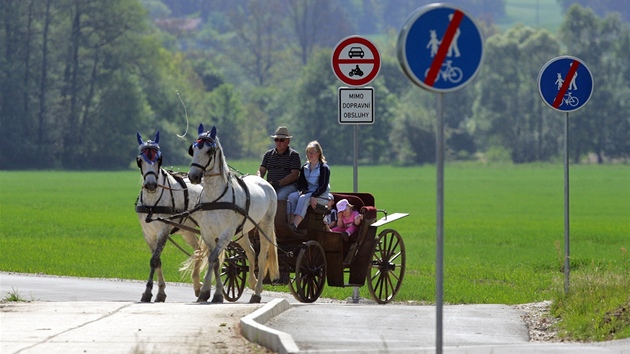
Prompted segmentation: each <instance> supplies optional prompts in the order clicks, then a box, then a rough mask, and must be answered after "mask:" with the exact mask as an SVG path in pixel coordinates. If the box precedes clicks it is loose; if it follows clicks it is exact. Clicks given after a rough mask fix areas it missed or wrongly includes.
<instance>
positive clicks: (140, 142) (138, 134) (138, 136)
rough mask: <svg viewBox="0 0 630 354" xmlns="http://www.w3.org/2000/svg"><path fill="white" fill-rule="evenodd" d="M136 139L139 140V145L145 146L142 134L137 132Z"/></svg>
mask: <svg viewBox="0 0 630 354" xmlns="http://www.w3.org/2000/svg"><path fill="white" fill-rule="evenodd" d="M136 139H138V145H142V144H144V141H142V136H140V133H138V132H136Z"/></svg>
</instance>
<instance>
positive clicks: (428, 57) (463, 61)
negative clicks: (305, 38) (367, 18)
mask: <svg viewBox="0 0 630 354" xmlns="http://www.w3.org/2000/svg"><path fill="white" fill-rule="evenodd" d="M397 47H398V61H399V62H400V66H401V67H402V69H403V71H404V72H405V74H406V75H407V76H408V77H409V79H411V81H413V82H414V83H415V84H416V85H418V86H420V87H421V88H423V89H426V90H429V91H433V92H437V93H438V102H437V106H438V107H437V128H436V167H437V205H436V209H437V210H436V214H437V216H436V260H435V273H436V274H435V301H436V331H435V334H436V337H435V350H436V352H437V353H442V347H443V340H442V338H443V330H442V327H443V321H442V318H443V304H444V265H443V263H444V109H443V93H444V92H450V91H455V90H459V89H460V88H462V87H464V86H465V85H466V84H468V83H469V82H470V81H471V80H472V79H473V78H474V77H475V76H476V75H477V72H478V71H479V68H480V67H481V62H482V60H483V37H482V36H481V31H480V30H479V27H477V25H476V24H475V22H474V21H473V20H472V18H470V17H469V16H468V15H467V14H466V13H464V12H463V11H462V10H460V9H457V8H455V7H452V6H450V5H446V4H431V5H428V6H424V7H421V8H419V9H417V10H416V11H415V12H413V13H412V14H411V15H410V16H409V17H408V18H407V20H406V21H405V24H404V25H403V28H402V29H401V30H400V33H399V35H398V43H397Z"/></svg>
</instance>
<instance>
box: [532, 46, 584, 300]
mask: <svg viewBox="0 0 630 354" xmlns="http://www.w3.org/2000/svg"><path fill="white" fill-rule="evenodd" d="M538 92H539V93H540V97H541V98H542V99H543V102H545V104H546V105H547V106H549V107H550V108H551V109H553V110H556V111H559V112H566V116H565V118H564V292H565V294H568V293H569V278H570V273H571V256H570V248H569V241H570V240H569V239H570V237H569V227H570V224H569V112H573V111H576V110H578V109H580V108H582V107H583V106H584V105H585V104H586V102H588V100H589V99H590V98H591V95H592V94H593V75H591V72H590V70H588V67H586V65H585V64H584V63H583V62H582V61H581V60H580V59H578V58H575V57H571V56H560V57H556V58H553V59H551V60H550V61H548V62H547V64H545V65H544V66H543V67H542V69H540V72H539V73H538Z"/></svg>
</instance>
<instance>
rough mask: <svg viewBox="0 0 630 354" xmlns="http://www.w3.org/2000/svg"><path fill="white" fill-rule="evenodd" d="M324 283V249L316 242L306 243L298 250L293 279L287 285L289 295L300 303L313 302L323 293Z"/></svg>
mask: <svg viewBox="0 0 630 354" xmlns="http://www.w3.org/2000/svg"><path fill="white" fill-rule="evenodd" d="M325 283H326V255H325V254H324V249H323V248H322V246H321V245H320V244H319V243H318V242H316V241H308V242H306V243H305V247H304V248H302V249H301V250H300V253H299V254H298V257H297V261H296V263H295V278H294V279H293V280H291V283H290V284H289V287H290V288H291V293H292V294H293V296H294V297H295V298H296V299H297V300H299V301H301V302H314V301H315V300H317V298H319V296H320V295H321V294H322V291H324V286H325ZM294 287H295V289H294ZM296 295H297V296H296Z"/></svg>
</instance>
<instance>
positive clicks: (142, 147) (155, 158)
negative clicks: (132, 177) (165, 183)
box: [136, 131, 162, 193]
mask: <svg viewBox="0 0 630 354" xmlns="http://www.w3.org/2000/svg"><path fill="white" fill-rule="evenodd" d="M136 137H137V138H138V144H139V146H138V156H137V157H136V164H137V165H138V168H140V173H141V174H142V179H143V182H142V188H144V189H146V190H147V191H149V192H151V193H153V192H155V190H156V189H157V185H158V183H157V180H158V174H159V172H160V167H161V166H162V153H161V152H160V145H158V142H159V141H160V131H158V132H157V133H155V141H153V140H147V141H142V136H141V135H140V133H136Z"/></svg>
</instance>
